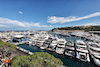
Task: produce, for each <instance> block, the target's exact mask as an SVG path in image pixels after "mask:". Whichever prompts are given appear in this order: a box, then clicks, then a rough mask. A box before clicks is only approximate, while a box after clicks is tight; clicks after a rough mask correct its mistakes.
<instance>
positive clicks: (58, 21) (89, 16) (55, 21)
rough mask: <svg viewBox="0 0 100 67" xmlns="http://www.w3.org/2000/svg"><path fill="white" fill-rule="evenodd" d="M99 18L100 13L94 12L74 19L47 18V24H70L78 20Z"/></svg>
mask: <svg viewBox="0 0 100 67" xmlns="http://www.w3.org/2000/svg"><path fill="white" fill-rule="evenodd" d="M97 16H100V12H96V13H93V14H90V15H86V16H83V17H76V16H69V17H56V16H51V17H50V16H48V19H47V22H48V23H52V24H54V23H67V22H72V21H78V20H83V19H87V18H91V17H97Z"/></svg>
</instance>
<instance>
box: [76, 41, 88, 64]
mask: <svg viewBox="0 0 100 67" xmlns="http://www.w3.org/2000/svg"><path fill="white" fill-rule="evenodd" d="M75 47H76V58H77V59H80V60H81V61H88V62H90V58H89V52H88V49H87V45H86V44H85V42H84V41H83V40H76V42H75Z"/></svg>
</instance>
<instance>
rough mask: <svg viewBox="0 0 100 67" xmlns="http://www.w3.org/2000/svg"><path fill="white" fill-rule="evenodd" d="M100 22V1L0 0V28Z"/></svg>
mask: <svg viewBox="0 0 100 67" xmlns="http://www.w3.org/2000/svg"><path fill="white" fill-rule="evenodd" d="M77 25H100V0H0V30H50V29H52V28H55V27H66V26H77Z"/></svg>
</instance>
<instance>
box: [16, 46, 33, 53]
mask: <svg viewBox="0 0 100 67" xmlns="http://www.w3.org/2000/svg"><path fill="white" fill-rule="evenodd" d="M16 49H18V50H20V51H23V52H25V53H28V54H29V55H32V54H33V53H32V52H30V51H29V50H25V49H23V48H20V47H17V48H16Z"/></svg>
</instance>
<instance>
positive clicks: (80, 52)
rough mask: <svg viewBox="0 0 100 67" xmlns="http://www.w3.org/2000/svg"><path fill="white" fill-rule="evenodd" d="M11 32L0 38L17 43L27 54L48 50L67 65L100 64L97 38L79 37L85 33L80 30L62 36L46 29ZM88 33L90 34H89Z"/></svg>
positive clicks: (93, 66) (86, 66)
mask: <svg viewBox="0 0 100 67" xmlns="http://www.w3.org/2000/svg"><path fill="white" fill-rule="evenodd" d="M5 33H6V32H3V33H1V34H3V35H4V34H5ZM11 33H12V32H9V34H8V33H6V34H5V35H4V36H1V40H2V41H4V42H10V43H12V44H15V45H17V49H18V50H20V51H22V52H25V53H27V54H29V55H31V54H33V53H35V52H48V53H49V54H51V55H53V56H55V57H56V58H60V59H61V60H62V61H63V63H64V65H65V66H68V67H97V66H99V65H100V64H99V61H100V60H99V59H100V53H99V51H100V49H99V48H100V46H99V40H98V39H96V40H94V39H91V40H87V39H85V38H84V37H81V36H83V35H84V36H86V33H82V32H81V33H82V34H80V35H78V33H74V35H73V33H71V34H69V33H67V34H64V36H63V35H61V34H60V33H58V34H57V33H49V32H47V31H26V32H14V33H13V34H14V36H12V37H11V35H12V34H11ZM16 33H17V34H16ZM8 35H9V37H8ZM68 35H69V36H68ZM88 35H90V36H91V34H88ZM92 35H93V34H92ZM94 36H95V37H97V35H93V36H92V37H94ZM92 37H91V38H92ZM97 42H98V43H97ZM74 64H75V66H74Z"/></svg>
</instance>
